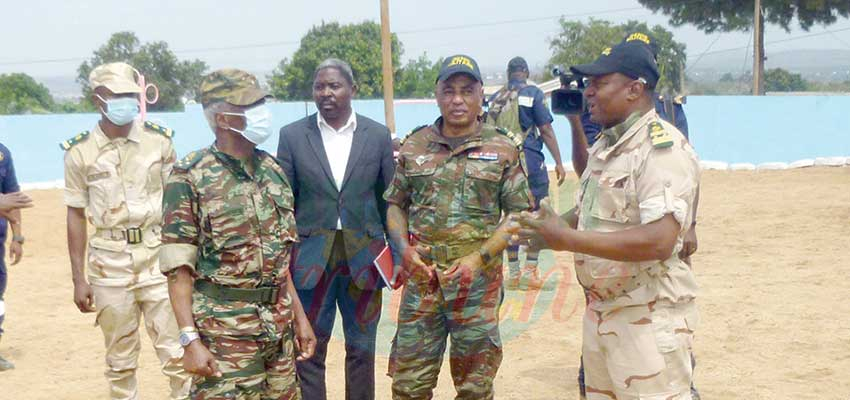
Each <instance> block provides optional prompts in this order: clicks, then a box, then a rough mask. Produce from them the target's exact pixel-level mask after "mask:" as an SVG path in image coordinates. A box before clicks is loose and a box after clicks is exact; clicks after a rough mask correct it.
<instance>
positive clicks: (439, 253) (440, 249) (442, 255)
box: [431, 244, 449, 263]
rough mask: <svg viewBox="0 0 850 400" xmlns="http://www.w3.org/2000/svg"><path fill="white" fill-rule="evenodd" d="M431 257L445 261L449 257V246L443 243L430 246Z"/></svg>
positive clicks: (438, 260)
mask: <svg viewBox="0 0 850 400" xmlns="http://www.w3.org/2000/svg"><path fill="white" fill-rule="evenodd" d="M431 259H432V260H434V261H436V262H440V263H444V262H446V260H448V259H449V247H448V246H446V245H444V244H441V245H435V246H431Z"/></svg>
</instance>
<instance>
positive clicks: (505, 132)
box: [496, 126, 522, 150]
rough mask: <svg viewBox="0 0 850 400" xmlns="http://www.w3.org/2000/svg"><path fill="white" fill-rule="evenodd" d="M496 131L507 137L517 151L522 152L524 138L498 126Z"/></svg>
mask: <svg viewBox="0 0 850 400" xmlns="http://www.w3.org/2000/svg"><path fill="white" fill-rule="evenodd" d="M496 131H497V132H499V133H501V134H502V135H505V136H507V137H508V139H510V140H511V142H513V143H514V146H516V148H517V149H520V150H522V138H521V137H520V136H519V135H517V134H516V133H513V132H511V131H509V130H507V129H505V128H502V127H501V126H497V127H496Z"/></svg>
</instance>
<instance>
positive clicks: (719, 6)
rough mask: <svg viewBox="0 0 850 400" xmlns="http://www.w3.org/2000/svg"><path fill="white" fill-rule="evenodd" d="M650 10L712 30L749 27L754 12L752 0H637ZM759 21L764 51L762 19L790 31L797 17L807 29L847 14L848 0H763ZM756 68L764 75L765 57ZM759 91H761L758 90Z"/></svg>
mask: <svg viewBox="0 0 850 400" xmlns="http://www.w3.org/2000/svg"><path fill="white" fill-rule="evenodd" d="M638 2H640V3H641V4H643V5H644V6H646V7H648V8H649V9H650V10H652V11H653V12H657V11H661V12H662V13H664V14H666V15H669V16H670V23H671V24H673V26H682V25H684V24H693V25H695V26H696V27H697V28H698V29H700V30H702V31H704V32H706V33H712V32H716V31H721V32H730V31H750V30H751V29H752V28H753V25H754V23H753V20H754V19H755V18H754V14H755V1H754V0H736V1H730V0H704V1H681V0H638ZM761 9H762V12H761V16H762V18H761V19H760V20H759V25H760V26H761V29H759V32H760V33H761V35H760V37H758V38H757V39H756V46H758V47H759V48H760V49H761V54H762V55H764V22H765V21H767V22H768V23H771V24H775V25H779V26H781V27H782V28H783V29H785V31H786V32H790V30H791V24H792V22H793V21H794V20H796V21H797V22H798V23H799V25H800V27H801V28H803V29H804V30H809V29H810V28H811V27H812V26H813V25H814V24H823V25H828V24H832V23H834V22H836V21H837V20H838V16H842V17H845V18H846V17H848V16H850V1H846V0H769V1H768V0H765V1H762V2H761ZM759 61H760V62H759V67H758V69H759V71H760V72H761V73H762V74H761V75H762V76H764V59H762V60H759ZM759 92H761V91H759Z"/></svg>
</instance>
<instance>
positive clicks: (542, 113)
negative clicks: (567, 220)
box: [489, 80, 554, 202]
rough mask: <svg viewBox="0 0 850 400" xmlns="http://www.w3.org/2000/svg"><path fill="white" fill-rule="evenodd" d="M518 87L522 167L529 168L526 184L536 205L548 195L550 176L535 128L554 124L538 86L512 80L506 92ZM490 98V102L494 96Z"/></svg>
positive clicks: (541, 142)
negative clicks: (523, 137)
mask: <svg viewBox="0 0 850 400" xmlns="http://www.w3.org/2000/svg"><path fill="white" fill-rule="evenodd" d="M517 87H519V88H520V89H519V91H518V92H517V102H518V103H519V104H518V106H519V107H518V108H519V124H520V126H521V127H522V131H523V132H526V131H528V135H526V137H525V141H524V142H523V150H525V151H524V153H525V163H526V166H527V167H528V181H529V182H528V183H529V186H530V187H531V193H532V194H533V195H534V197H535V200H536V201H538V202H539V201H540V200H541V199H542V198H543V197H546V195H548V194H549V173H548V171H547V170H546V165H545V163H544V156H543V140H542V139H540V135H539V133H538V130H537V128H538V127H540V126H543V125H546V124H551V123H552V121H553V120H554V119H553V118H552V114H551V113H550V112H549V107H547V106H546V102H545V95H544V94H543V91H542V90H540V88H538V87H537V86H534V85H528V84H527V83H526V82H525V81H521V80H512V81H510V82H508V88H509V89H515V88H517ZM497 95H498V93H497V94H494V95H493V96H492V97H490V99H489V100H490V101H491V102H492V101H493V100H494V98H495V96H497Z"/></svg>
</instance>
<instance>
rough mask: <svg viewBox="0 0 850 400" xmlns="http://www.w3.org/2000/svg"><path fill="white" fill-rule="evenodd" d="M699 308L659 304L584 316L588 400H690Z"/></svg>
mask: <svg viewBox="0 0 850 400" xmlns="http://www.w3.org/2000/svg"><path fill="white" fill-rule="evenodd" d="M698 323H699V315H698V313H697V309H696V304H695V303H694V302H693V301H689V302H684V303H675V304H674V303H668V302H657V303H651V304H648V305H642V306H632V307H624V308H620V309H616V310H613V311H607V312H599V311H595V310H593V309H591V308H589V307H588V308H587V309H586V310H585V315H584V321H583V338H582V362H583V364H584V369H585V377H584V378H585V383H586V391H587V399H588V400H612V399H616V400H631V399H634V400H637V399H641V400H644V399H648V400H655V399H658V400H662V399H664V400H668V399H673V400H691V398H692V397H691V378H692V374H693V369H692V368H693V367H692V366H691V344H692V342H693V335H694V330H695V329H696V326H697V325H698Z"/></svg>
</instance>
